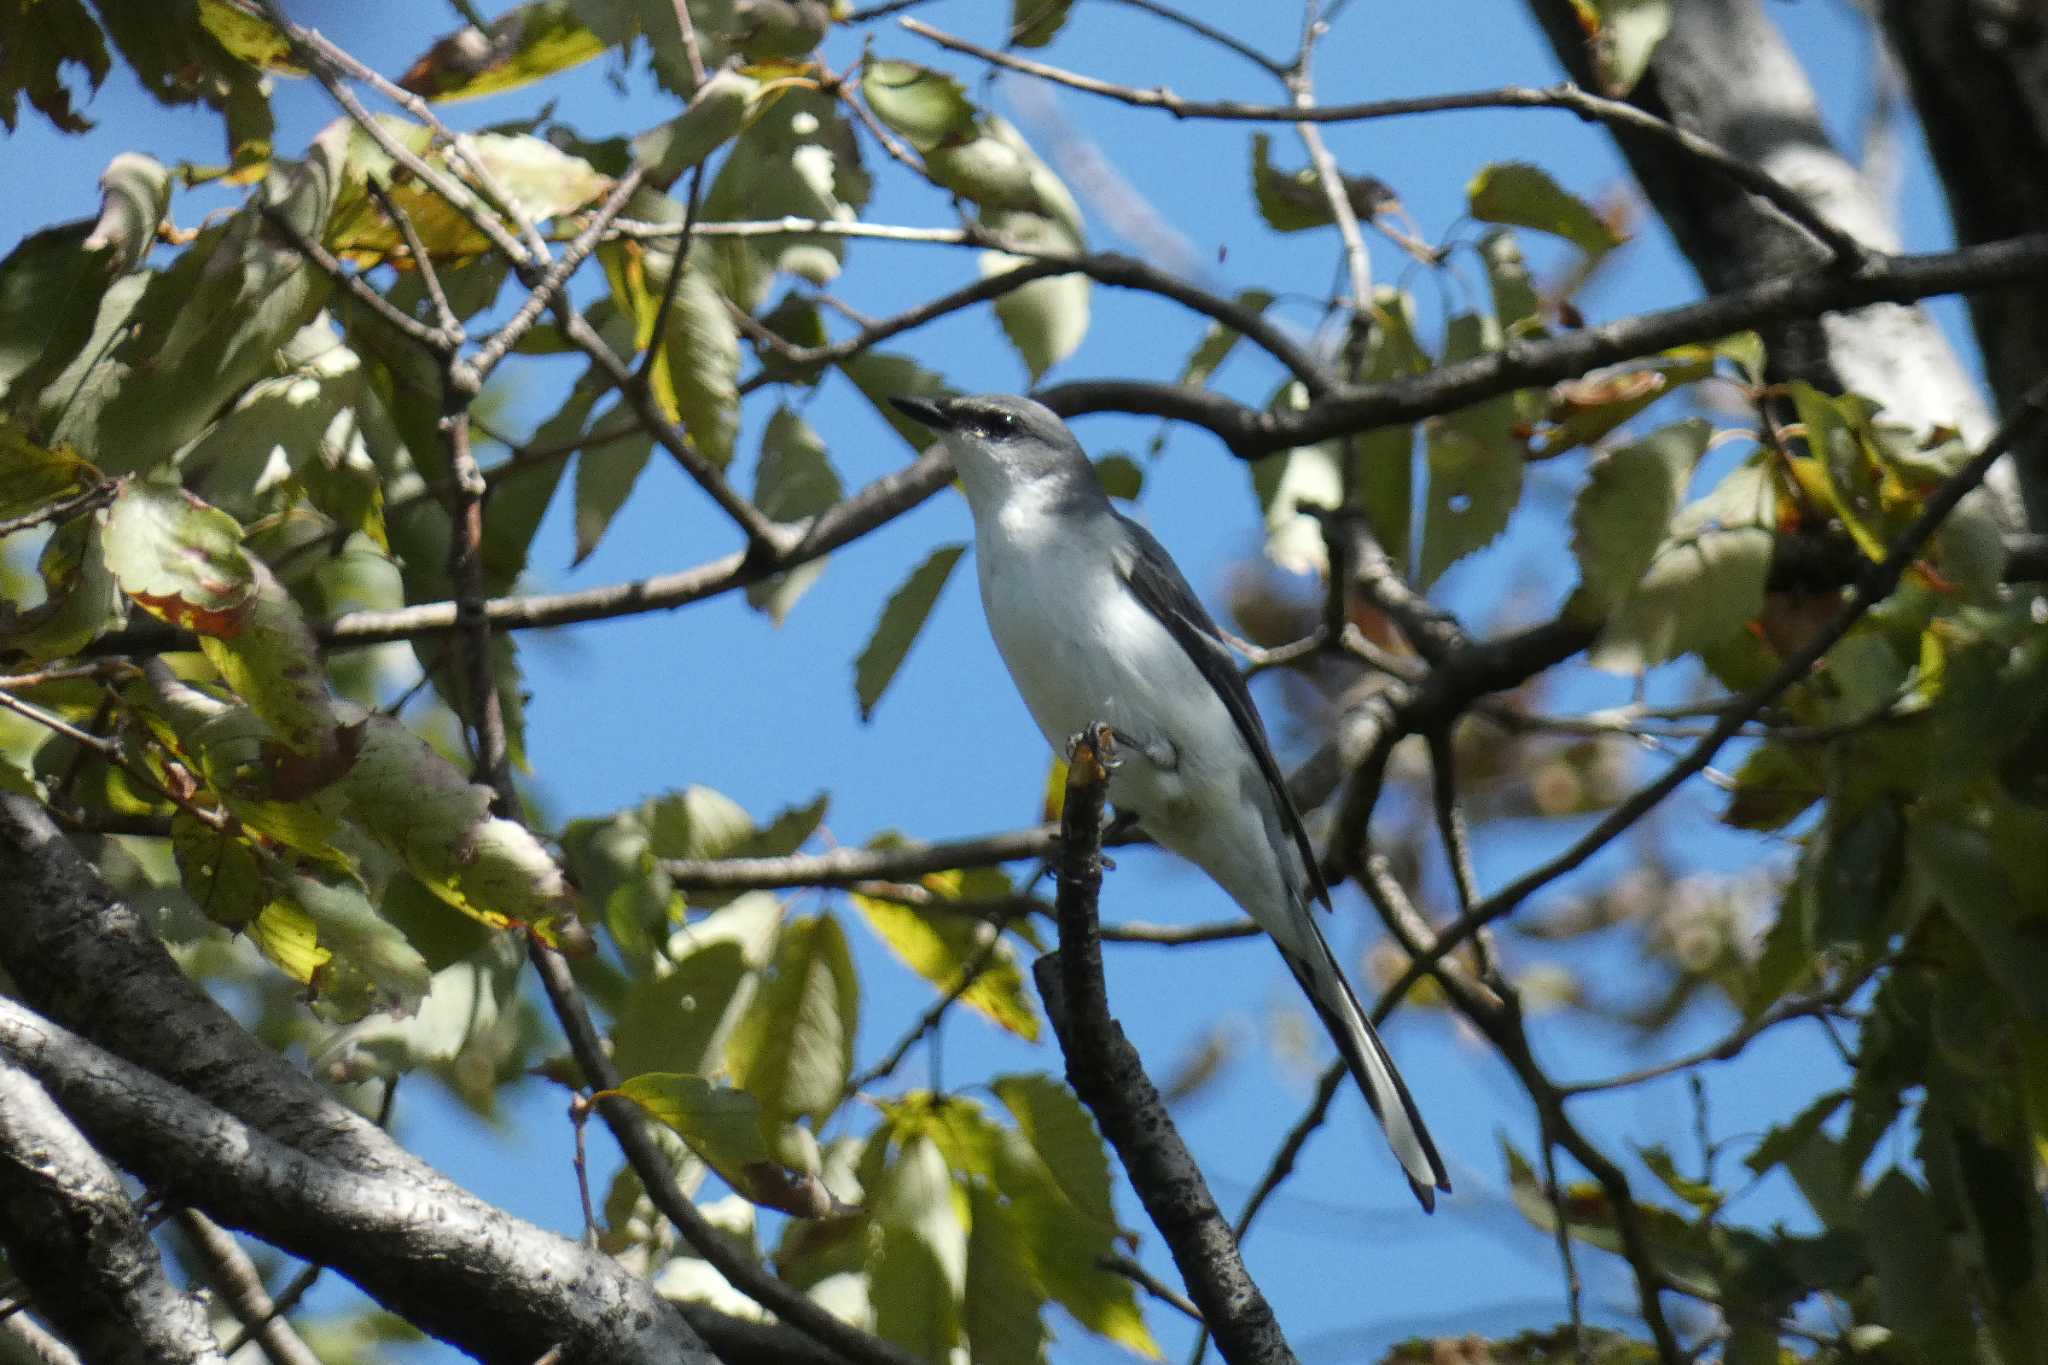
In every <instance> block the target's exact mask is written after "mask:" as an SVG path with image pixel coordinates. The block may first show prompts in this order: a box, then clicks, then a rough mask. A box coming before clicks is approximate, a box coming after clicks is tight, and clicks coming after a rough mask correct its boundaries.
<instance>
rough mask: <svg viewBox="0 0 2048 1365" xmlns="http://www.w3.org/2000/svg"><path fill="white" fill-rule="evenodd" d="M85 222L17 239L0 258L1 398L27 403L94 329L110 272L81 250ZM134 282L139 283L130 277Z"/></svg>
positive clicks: (101, 260) (23, 406) (104, 263)
mask: <svg viewBox="0 0 2048 1365" xmlns="http://www.w3.org/2000/svg"><path fill="white" fill-rule="evenodd" d="M87 231H88V228H87V225H86V224H84V223H67V224H64V225H63V226H61V227H53V228H47V229H45V230H43V231H41V232H37V233H32V234H31V235H29V236H27V237H24V238H22V240H21V241H20V243H18V244H17V245H16V246H15V248H14V249H13V250H12V251H10V252H8V253H7V257H6V259H5V260H0V397H10V396H11V397H12V398H13V400H14V401H13V402H12V403H11V404H10V406H13V407H15V408H17V409H26V408H27V407H28V400H29V399H31V398H33V397H34V396H35V395H36V394H37V393H38V392H40V391H41V390H42V388H43V386H44V385H45V384H48V383H49V382H50V380H51V379H52V378H53V377H54V376H56V374H57V373H58V372H59V371H61V370H62V369H63V368H64V367H65V366H66V365H68V364H70V363H71V360H72V358H73V357H74V356H76V355H78V354H79V351H80V349H81V348H83V347H84V346H85V344H86V341H87V339H88V338H89V337H91V336H92V334H93V320H94V318H95V317H96V316H97V315H98V312H99V306H100V300H101V298H102V297H103V296H104V295H105V294H106V292H107V286H108V285H109V284H110V283H111V282H112V280H113V275H112V273H111V272H110V271H109V270H108V269H107V265H108V262H107V261H106V260H105V259H104V258H103V257H102V256H101V255H100V253H98V252H93V251H88V250H86V249H85V236H86V233H87ZM133 288H140V284H139V283H137V284H134V285H132V286H131V289H133Z"/></svg>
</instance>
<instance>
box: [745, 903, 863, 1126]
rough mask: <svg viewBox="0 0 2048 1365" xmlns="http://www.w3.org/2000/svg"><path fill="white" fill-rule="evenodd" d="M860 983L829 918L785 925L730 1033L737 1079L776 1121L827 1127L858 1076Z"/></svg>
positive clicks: (838, 931) (840, 934)
mask: <svg viewBox="0 0 2048 1365" xmlns="http://www.w3.org/2000/svg"><path fill="white" fill-rule="evenodd" d="M859 1023H860V984H859V982H858V981H857V980H856V979H855V977H854V974H853V958H852V956H851V955H850V954H849V953H848V952H847V948H846V935H845V933H844V932H843V931H841V929H840V928H839V921H838V920H836V919H834V918H832V917H831V916H830V915H814V916H812V917H810V918H808V919H802V920H797V921H794V922H792V923H790V924H787V925H784V926H783V930H782V936H781V938H780V939H779V940H778V941H777V942H776V945H775V956H774V958H773V959H772V960H771V962H770V963H769V967H768V973H767V976H766V977H765V978H764V979H763V980H762V982H761V984H760V986H759V988H758V989H757V990H756V991H755V992H754V998H753V1000H752V1001H751V1002H750V1003H749V1004H748V1006H747V1009H746V1012H745V1013H744V1014H742V1015H741V1016H740V1020H739V1023H738V1024H737V1026H735V1028H734V1030H733V1039H732V1046H731V1047H730V1048H728V1049H727V1057H728V1060H729V1061H730V1063H731V1065H732V1070H733V1078H734V1079H735V1080H736V1081H738V1083H739V1084H740V1085H742V1086H744V1087H745V1088H746V1090H747V1091H748V1093H749V1094H752V1095H754V1096H756V1097H757V1098H759V1099H760V1101H761V1103H762V1105H763V1106H764V1107H765V1108H766V1109H767V1110H768V1112H769V1113H770V1114H772V1115H775V1116H776V1117H777V1118H794V1117H796V1116H798V1115H806V1116H808V1117H809V1118H810V1119H811V1121H812V1123H813V1124H814V1125H819V1124H823V1123H824V1122H825V1120H826V1119H828V1118H830V1117H831V1116H832V1112H833V1111H834V1110H835V1109H837V1108H838V1107H839V1100H840V1096H841V1094H842V1093H843V1092H844V1090H845V1088H846V1081H847V1077H849V1076H850V1075H852V1074H853V1039H854V1034H855V1032H856V1031H857V1029H858V1027H859Z"/></svg>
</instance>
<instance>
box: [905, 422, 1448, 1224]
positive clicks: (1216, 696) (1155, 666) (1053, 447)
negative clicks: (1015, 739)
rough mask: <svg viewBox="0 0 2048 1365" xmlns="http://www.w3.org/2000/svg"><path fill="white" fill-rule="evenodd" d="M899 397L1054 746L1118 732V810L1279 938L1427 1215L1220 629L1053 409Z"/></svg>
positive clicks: (1429, 1151)
mask: <svg viewBox="0 0 2048 1365" xmlns="http://www.w3.org/2000/svg"><path fill="white" fill-rule="evenodd" d="M890 401H891V402H893V403H894V404H895V405H896V407H897V408H898V409H899V410H900V411H902V412H904V413H907V414H908V415H909V416H911V417H912V418H914V419H915V420H917V421H918V422H920V423H922V424H924V425H925V426H928V427H930V428H931V429H932V430H933V431H935V432H937V433H939V435H940V437H941V438H942V439H943V440H944V442H945V444H946V448H947V450H949V451H950V452H951V453H952V456H953V467H954V469H955V470H956V471H957V472H958V473H959V475H960V482H961V484H962V485H963V486H964V487H965V488H966V490H967V505H968V507H969V508H970V509H971V510H972V511H973V513H974V545H975V555H976V560H977V562H978V566H979V569H980V577H981V602H982V607H983V608H984V609H985V611H986V612H987V615H988V626H989V633H990V634H992V635H993V636H995V641H996V648H997V649H998V650H999V651H1001V653H1002V656H1003V662H1004V663H1005V664H1007V665H1008V666H1009V670H1010V676H1011V678H1012V679H1014V680H1015V681H1016V684H1017V690H1018V691H1019V692H1020V693H1022V694H1023V697H1024V704H1025V705H1026V706H1027V707H1029V708H1030V710H1031V715H1032V718H1033V719H1035V720H1036V721H1037V722H1038V728H1039V729H1040V730H1042V731H1043V732H1044V733H1045V738H1046V741H1047V742H1048V743H1050V744H1052V745H1053V746H1054V747H1055V748H1063V747H1064V746H1065V745H1066V743H1067V742H1068V740H1069V739H1071V738H1072V737H1073V736H1074V735H1076V734H1079V733H1081V732H1082V731H1083V730H1086V729H1087V728H1088V727H1089V726H1091V725H1093V724H1095V723H1096V722H1098V721H1100V722H1103V723H1106V724H1108V725H1109V726H1110V727H1111V729H1112V730H1114V731H1115V733H1116V735H1117V737H1118V740H1119V743H1120V745H1121V746H1122V747H1121V749H1120V753H1121V756H1122V758H1123V760H1124V761H1123V763H1122V765H1121V766H1120V767H1118V768H1116V769H1115V771H1114V772H1113V773H1112V774H1111V776H1110V785H1109V795H1110V798H1111V800H1113V801H1114V802H1115V803H1116V806H1117V809H1118V810H1120V811H1126V812H1129V813H1132V814H1135V815H1136V816H1137V817H1138V818H1139V820H1140V821H1141V822H1142V824H1143V826H1144V829H1145V832H1146V833H1148V834H1150V835H1151V836H1152V838H1153V839H1154V840H1156V841H1157V842H1158V843H1160V844H1161V845H1163V846H1165V847H1166V848H1169V849H1171V850H1173V851H1174V852H1175V853H1178V854H1180V855H1181V856H1182V857H1184V858H1187V859H1189V860H1190V861H1192V862H1194V863H1195V864H1196V865H1197V866H1199V867H1200V868H1201V869H1202V870H1203V871H1204V872H1207V873H1208V874H1209V875H1210V877H1212V878H1213V879H1215V881H1216V883H1217V884H1218V885H1219V886H1221V887H1222V888H1223V889H1224V890H1225V891H1227V892H1229V893H1230V896H1231V898H1232V899H1233V900H1235V901H1236V902H1237V903H1238V904H1239V905H1241V906H1243V907H1244V909H1245V912H1246V913H1247V914H1249V915H1250V916H1251V917H1252V918H1253V919H1254V920H1256V921H1257V922H1258V924H1259V926H1260V927H1261V928H1263V929H1264V930H1265V931H1266V932H1267V933H1268V934H1269V935H1271V936H1272V938H1273V941H1274V943H1275V944H1276V945H1277V946H1278V947H1279V949H1280V956H1281V957H1282V958H1283V959H1284V960H1285V961H1286V963H1287V966H1288V970H1290V971H1292V972H1293V973H1294V979H1295V980H1296V981H1298V982H1300V983H1301V988H1302V990H1303V991H1304V992H1306V993H1307V995H1308V998H1309V1001H1310V1002H1311V1003H1312V1004H1314V1006H1315V1007H1316V1013H1317V1014H1318V1015H1320V1016H1321V1017H1322V1020H1323V1025H1324V1027H1325V1028H1327V1029H1328V1030H1329V1032H1330V1036H1331V1037H1332V1038H1333V1039H1335V1040H1336V1043H1337V1049H1338V1051H1339V1052H1341V1053H1342V1054H1343V1056H1344V1060H1345V1062H1346V1064H1347V1065H1348V1066H1349V1067H1350V1069H1351V1074H1352V1076H1353V1077H1355V1078H1356V1079H1357V1081H1358V1088H1359V1089H1360V1090H1362V1091H1363V1092H1364V1093H1365V1100H1366V1103H1367V1104H1369V1105H1371V1106H1372V1111H1373V1113H1374V1114H1375V1115H1376V1116H1378V1118H1379V1121H1380V1126H1381V1127H1382V1128H1384V1129H1385V1130H1386V1134H1387V1142H1388V1143H1389V1145H1391V1146H1392V1148H1393V1149H1394V1155H1395V1157H1396V1158H1398V1159H1399V1161H1400V1163H1401V1168H1402V1170H1403V1171H1404V1172H1405V1173H1406V1175H1407V1177H1408V1183H1409V1185H1410V1186H1411V1187H1412V1188H1413V1189H1414V1191H1415V1197H1416V1198H1417V1199H1419V1200H1421V1201H1422V1207H1423V1208H1424V1209H1426V1210H1427V1209H1433V1208H1434V1207H1435V1205H1436V1193H1435V1192H1436V1191H1437V1190H1444V1191H1448V1190H1449V1189H1450V1188H1451V1182H1450V1178H1449V1176H1448V1175H1447V1174H1446V1172H1445V1170H1444V1164H1443V1160H1442V1158H1440V1157H1439V1156H1438V1155H1437V1151H1436V1144H1435V1143H1433V1142H1431V1141H1430V1137H1429V1130H1428V1129H1427V1128H1425V1127H1424V1126H1423V1122H1422V1115H1421V1113H1420V1112H1419V1111H1418V1110H1417V1109H1416V1107H1415V1101H1414V1100H1413V1099H1412V1098H1410V1096H1409V1094H1408V1087H1407V1086H1406V1085H1405V1084H1403V1083H1402V1080H1401V1075H1400V1073H1399V1072H1398V1071H1396V1070H1395V1069H1394V1061H1393V1058H1392V1057H1390V1056H1388V1055H1387V1049H1386V1047H1385V1045H1384V1044H1382V1043H1381V1042H1380V1039H1379V1035H1378V1034H1377V1033H1375V1032H1374V1031H1373V1027H1372V1023H1371V1021H1370V1020H1369V1019H1367V1018H1366V1014H1365V1011H1364V1009H1363V1008H1362V1007H1361V1006H1360V1005H1359V1002H1358V997H1357V995H1355V994H1354V993H1353V992H1352V989H1351V986H1350V983H1349V982H1347V981H1346V980H1345V979H1344V973H1343V971H1342V970H1341V969H1340V968H1339V967H1338V965H1337V959H1336V957H1335V956H1334V955H1333V954H1332V953H1331V952H1330V945H1329V943H1328V942H1327V941H1326V940H1325V939H1324V938H1323V934H1322V930H1321V929H1320V928H1318V927H1317V925H1316V921H1315V913H1314V908H1315V905H1316V904H1317V903H1318V902H1319V903H1321V905H1322V906H1323V907H1324V908H1325V909H1328V908H1329V903H1330V893H1329V889H1328V888H1327V887H1326V886H1324V884H1323V878H1322V872H1321V869H1320V868H1319V867H1318V866H1317V863H1316V857H1315V850H1314V848H1313V847H1312V846H1311V845H1310V843H1309V838H1308V832H1307V831H1306V830H1305V829H1304V828H1303V827H1302V823H1301V813H1300V812H1299V811H1297V810H1296V809H1295V807H1294V801H1293V798H1291V797H1290V796H1289V795H1288V794H1287V785H1286V782H1285V780H1284V779H1283V778H1282V775H1281V772H1280V765H1279V764H1278V763H1277V762H1275V761H1274V758H1273V749H1272V746H1271V744H1269V743H1268V742H1267V739H1266V729H1265V726H1264V724H1262V723H1261V721H1260V720H1259V713H1258V710H1257V708H1256V707H1254V706H1253V705H1252V698H1251V693H1250V692H1249V691H1248V690H1246V688H1245V684H1244V678H1243V676H1242V675H1241V674H1240V673H1239V672H1238V668H1237V664H1236V661H1235V660H1234V659H1233V658H1232V657H1231V655H1230V651H1229V649H1228V647H1227V646H1226V645H1225V644H1224V642H1223V638H1222V634H1221V632H1219V631H1218V630H1217V629H1216V623H1215V622H1214V621H1212V620H1210V619H1209V613H1208V612H1206V611H1204V610H1203V609H1202V604H1201V603H1200V602H1199V601H1197V600H1196V599H1195V594H1194V592H1193V590H1192V589H1190V588H1189V587H1188V584H1187V580H1186V579H1185V578H1183V577H1182V576H1181V573H1180V570H1179V569H1178V568H1177V567H1175V565H1174V562H1173V560H1172V558H1171V557H1170V556H1168V554H1167V553H1166V551H1165V549H1164V548H1163V547H1162V546H1161V545H1160V544H1159V542H1158V541H1157V540H1155V539H1153V538H1152V535H1151V533H1150V532H1148V531H1146V530H1145V528H1144V527H1142V526H1139V525H1138V524H1137V523H1135V522H1133V521H1131V520H1129V519H1128V518H1126V517H1124V516H1123V515H1122V514H1120V513H1119V512H1117V510H1116V509H1115V508H1114V507H1112V506H1110V502H1109V497H1108V495H1107V494H1105V493H1104V492H1103V491H1102V485H1101V484H1100V483H1099V482H1098V481H1097V480H1096V477H1095V469H1094V466H1093V465H1091V464H1090V463H1089V462H1088V456H1087V455H1086V454H1085V453H1084V452H1083V451H1082V449H1081V445H1080V442H1078V441H1076V440H1075V439H1074V435H1073V433H1072V432H1070V431H1068V430H1067V428H1066V424H1065V423H1063V422H1061V421H1060V419H1059V418H1058V416H1056V415H1055V414H1054V413H1053V412H1052V411H1051V409H1049V408H1047V407H1045V406H1044V405H1043V404H1040V403H1035V402H1033V401H1031V400H1030V399H1028V398H1018V397H1014V396H1011V395H1008V394H982V395H977V396H975V397H969V398H943V399H927V398H907V397H906V398H894V399H891V400H890Z"/></svg>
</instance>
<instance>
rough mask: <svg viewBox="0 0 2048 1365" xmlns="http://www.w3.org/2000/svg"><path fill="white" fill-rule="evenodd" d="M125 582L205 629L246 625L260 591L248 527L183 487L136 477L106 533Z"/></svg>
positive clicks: (140, 598) (159, 611) (111, 559)
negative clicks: (246, 541)
mask: <svg viewBox="0 0 2048 1365" xmlns="http://www.w3.org/2000/svg"><path fill="white" fill-rule="evenodd" d="M102 543H103V545H104V547H105V550H106V556H107V567H108V569H110V570H111V571H112V572H113V575H114V578H115V580H116V581H117V582H119V583H120V585H121V590H122V591H123V592H125V593H127V594H128V595H129V596H130V597H132V598H134V599H135V601H136V603H137V604H138V605H140V606H141V607H142V608H143V609H144V610H146V611H148V612H149V613H150V614H151V615H152V616H155V617H157V618H159V619H160V620H164V621H168V622H170V623H171V624H172V625H175V626H181V627H184V628H185V629H188V630H192V631H196V632H198V633H200V634H203V635H218V634H221V633H224V632H226V631H230V630H234V629H237V628H239V627H240V625H241V623H242V620H243V619H244V616H245V613H246V610H247V608H248V605H249V602H250V600H251V599H252V598H253V597H254V596H255V595H256V591H257V584H256V570H255V568H254V566H253V565H252V564H251V562H250V560H249V557H248V556H247V555H246V554H244V553H243V552H242V528H241V527H240V526H237V525H236V524H235V519H234V518H233V517H231V516H229V515H228V514H227V513H225V512H223V511H220V510H219V509H218V508H214V507H209V506H207V505H206V504H205V503H203V502H201V501H200V500H199V499H198V498H195V497H193V496H192V495H191V494H190V493H187V492H185V491H184V490H183V489H181V488H166V487H164V486H163V485H161V484H151V483H131V484H129V485H128V486H127V487H125V488H123V489H122V490H121V493H120V496H118V497H116V498H115V499H114V503H113V506H112V507H111V508H109V509H108V512H107V521H106V530H105V533H104V535H103V537H102Z"/></svg>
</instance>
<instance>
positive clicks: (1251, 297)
mask: <svg viewBox="0 0 2048 1365" xmlns="http://www.w3.org/2000/svg"><path fill="white" fill-rule="evenodd" d="M1232 302H1234V303H1236V304H1237V306H1238V307H1240V308H1245V309H1249V310H1250V311H1252V312H1254V313H1263V312H1265V311H1266V309H1267V307H1269V306H1270V305H1271V304H1272V302H1273V294H1272V291H1270V290H1266V289H1240V290H1239V291H1238V292H1237V295H1236V297H1235V298H1234V299H1233V300H1232ZM1243 339H1244V334H1243V333H1242V332H1239V331H1238V330H1237V329H1236V328H1234V327H1226V326H1225V325H1224V324H1222V323H1220V322H1212V323H1210V324H1209V327H1208V330H1206V331H1204V332H1203V333H1202V340H1201V342H1200V343H1199V344H1197V345H1196V347H1195V349H1194V352H1193V354H1191V355H1189V356H1188V363H1187V364H1186V365H1183V366H1182V367H1181V372H1180V382H1181V383H1183V384H1197V385H1199V384H1207V383H1208V382H1209V376H1210V375H1212V374H1214V373H1216V369H1217V367H1218V366H1219V365H1221V364H1222V363H1223V362H1224V360H1225V359H1226V358H1227V357H1228V356H1229V355H1230V353H1231V351H1233V350H1235V349H1236V347H1237V343H1238V342H1239V341H1242V340H1243Z"/></svg>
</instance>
